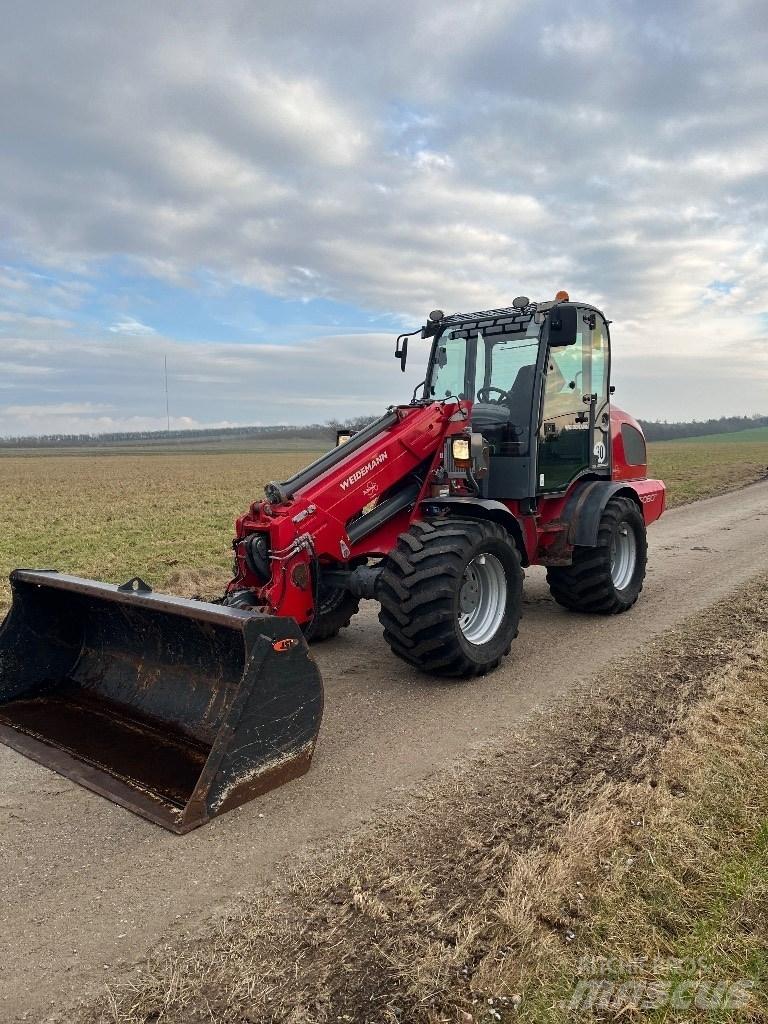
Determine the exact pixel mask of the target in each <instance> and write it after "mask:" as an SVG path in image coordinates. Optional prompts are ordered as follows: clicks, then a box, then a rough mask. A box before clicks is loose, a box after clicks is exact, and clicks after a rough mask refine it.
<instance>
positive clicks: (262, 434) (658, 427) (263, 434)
mask: <svg viewBox="0 0 768 1024" xmlns="http://www.w3.org/2000/svg"><path fill="white" fill-rule="evenodd" d="M374 418H375V417H373V416H353V417H351V418H349V419H344V420H329V421H328V422H327V423H309V424H305V425H296V424H290V423H286V424H277V425H275V426H266V427H211V428H209V429H198V430H170V431H167V430H121V431H114V432H113V433H110V434H43V435H39V436H34V437H32V436H27V437H7V438H2V439H0V447H2V448H77V447H84V448H85V447H88V448H92V447H99V446H104V447H107V446H109V445H116V444H118V445H119V444H136V443H137V442H143V443H145V444H152V443H153V442H156V443H162V442H167V441H192V440H195V439H196V438H199V439H206V438H211V439H212V438H241V439H246V440H247V439H248V438H253V439H254V440H259V441H279V440H288V439H292V438H297V437H300V438H307V439H308V440H318V441H333V440H335V438H336V431H337V430H349V431H352V432H354V431H356V430H361V429H362V428H363V427H364V426H366V425H367V424H368V423H370V422H371V420H372V419H374ZM640 424H641V426H642V428H643V430H644V431H645V436H646V437H647V438H648V440H649V441H671V440H674V439H675V438H682V437H701V436H703V435H706V434H727V433H732V432H734V431H737V430H748V429H749V428H751V427H766V426H768V416H757V415H755V416H721V417H720V418H719V419H709V420H691V421H689V422H684V423H682V422H681V423H670V422H668V421H667V420H640Z"/></svg>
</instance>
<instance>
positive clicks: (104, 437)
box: [0, 416, 375, 448]
mask: <svg viewBox="0 0 768 1024" xmlns="http://www.w3.org/2000/svg"><path fill="white" fill-rule="evenodd" d="M374 418H375V417H373V416H353V417H352V418H350V419H346V420H329V421H328V422H327V423H309V424H305V425H296V424H287V423H286V424H277V425H274V426H265V427H261V426H259V427H211V428H208V429H194V430H117V431H113V432H112V433H109V434H39V435H27V436H22V437H5V438H0V447H2V448H78V447H83V448H86V447H87V448H92V447H98V446H100V445H103V446H105V447H107V446H109V445H115V444H136V443H137V442H143V443H145V444H151V443H153V442H167V441H192V440H195V439H196V438H199V439H203V440H204V439H206V438H209V439H212V438H244V439H248V438H253V439H254V440H259V441H273V440H274V441H278V440H288V439H291V438H296V437H301V438H307V439H313V440H314V439H316V440H322V441H329V440H331V441H335V440H336V431H337V430H350V431H352V432H354V431H356V430H361V429H362V428H363V427H364V426H366V425H367V424H368V423H370V422H371V420H372V419H374Z"/></svg>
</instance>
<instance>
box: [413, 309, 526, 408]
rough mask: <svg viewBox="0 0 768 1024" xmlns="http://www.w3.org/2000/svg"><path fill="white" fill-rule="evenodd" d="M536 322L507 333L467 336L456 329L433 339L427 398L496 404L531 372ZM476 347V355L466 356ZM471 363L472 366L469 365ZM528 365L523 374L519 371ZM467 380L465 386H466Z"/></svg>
mask: <svg viewBox="0 0 768 1024" xmlns="http://www.w3.org/2000/svg"><path fill="white" fill-rule="evenodd" d="M539 331H540V325H539V324H537V323H534V321H533V319H531V321H530V322H529V323H528V325H527V329H526V330H525V331H517V332H515V333H509V334H495V333H494V334H491V333H488V334H487V335H486V334H483V332H482V331H478V332H477V333H476V334H475V336H474V337H470V338H469V339H467V338H465V337H462V336H461V335H462V333H466V331H462V330H461V329H460V328H458V327H457V328H455V329H454V330H453V331H446V332H445V334H443V335H442V336H441V337H440V338H439V339H438V341H437V344H436V347H435V356H434V362H433V365H432V370H431V373H430V377H429V397H430V398H436V399H438V400H442V399H446V398H462V399H465V398H466V399H469V400H470V401H472V402H481V403H486V404H488V403H493V404H496V405H498V404H499V403H500V402H503V401H504V400H505V397H506V396H508V395H509V392H511V391H512V390H513V389H515V388H516V387H517V388H518V389H519V388H520V386H521V384H522V378H523V377H526V376H531V375H532V368H533V367H534V366H535V364H536V356H537V354H538V348H539ZM468 345H469V346H470V348H469V353H470V355H472V353H473V352H474V351H475V349H476V353H477V354H476V358H475V359H474V360H468V359H467V346H468ZM472 362H474V367H473V366H472V365H471V364H472ZM526 367H530V368H531V369H530V370H527V371H526V372H525V373H523V374H521V371H523V370H525V368H526ZM468 379H469V387H468Z"/></svg>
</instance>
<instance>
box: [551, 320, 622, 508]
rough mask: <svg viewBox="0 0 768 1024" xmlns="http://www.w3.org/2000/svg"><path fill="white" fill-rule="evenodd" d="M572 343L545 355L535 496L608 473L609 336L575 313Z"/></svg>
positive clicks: (602, 325)
mask: <svg viewBox="0 0 768 1024" xmlns="http://www.w3.org/2000/svg"><path fill="white" fill-rule="evenodd" d="M576 323H577V329H576V341H575V343H574V344H572V345H566V346H562V347H554V346H551V347H550V348H549V349H548V352H547V360H546V364H545V370H544V377H543V397H542V407H541V419H540V427H539V436H538V445H537V452H538V465H537V492H538V493H540V494H547V493H558V492H560V491H564V490H566V489H567V488H568V486H569V485H570V483H571V482H572V481H573V480H575V479H576V478H577V477H579V476H583V475H584V474H586V473H589V472H595V473H598V474H601V475H602V474H603V473H606V472H609V471H610V443H609V439H610V438H609V430H610V416H609V414H608V359H607V357H608V351H609V347H608V332H607V326H606V325H605V321H604V319H603V317H602V316H601V315H600V314H599V313H598V312H597V311H596V310H592V309H588V308H587V309H585V308H583V307H579V308H578V309H577V318H576Z"/></svg>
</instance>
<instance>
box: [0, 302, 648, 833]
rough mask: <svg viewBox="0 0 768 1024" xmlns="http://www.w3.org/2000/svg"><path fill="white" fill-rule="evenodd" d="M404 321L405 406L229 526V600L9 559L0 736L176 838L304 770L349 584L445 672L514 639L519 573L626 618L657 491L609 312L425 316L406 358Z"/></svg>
mask: <svg viewBox="0 0 768 1024" xmlns="http://www.w3.org/2000/svg"><path fill="white" fill-rule="evenodd" d="M416 334H419V335H420V336H421V338H422V339H424V340H427V341H429V342H430V344H431V349H430V353H429V358H428V362H427V370H426V377H425V380H424V382H423V383H422V384H421V385H419V387H418V388H417V389H416V392H415V393H414V396H413V398H412V400H411V401H410V402H409V403H408V404H407V405H400V406H394V407H391V408H390V409H388V410H387V412H386V413H385V414H384V415H383V416H382V417H380V418H379V419H377V420H375V421H374V422H372V423H371V424H370V425H369V426H367V427H365V428H364V429H363V430H361V431H359V432H358V433H356V434H354V435H352V436H350V437H347V438H346V439H344V438H340V439H339V442H340V443H338V444H337V446H336V447H335V448H334V449H333V450H331V451H330V452H328V453H327V454H326V455H323V456H322V457H321V458H320V459H318V460H317V461H316V462H313V463H312V464H311V465H310V466H308V467H307V468H306V469H304V470H302V471H301V472H300V473H297V474H296V475H295V476H293V477H291V478H290V479H289V480H285V481H282V482H273V483H270V484H268V485H267V487H266V488H265V497H264V498H263V499H261V500H257V501H254V503H253V504H252V505H251V507H250V508H249V509H248V510H247V512H246V513H245V514H244V515H243V516H241V517H240V518H239V519H238V520H237V524H236V537H235V540H234V542H233V548H234V575H233V578H232V580H231V582H230V583H229V585H228V586H227V589H226V593H225V594H224V597H223V599H222V602H221V603H220V604H216V605H212V604H204V603H201V602H194V601H185V600H183V599H180V598H173V597H167V596H164V595H159V594H153V593H151V592H150V590H149V588H148V587H146V585H145V584H143V583H142V581H141V580H140V579H136V580H132V581H130V582H129V583H128V584H126V585H124V586H123V587H115V586H111V585H108V584H102V583H95V582H92V581H88V580H80V579H77V578H73V577H68V576H63V575H59V574H58V573H55V572H51V571H31V570H16V571H15V572H14V573H13V574H12V577H11V580H12V587H13V596H14V600H13V606H12V608H11V611H10V613H9V615H8V618H7V619H6V621H5V623H4V625H3V626H2V629H1V630H0V740H2V741H3V742H5V743H7V744H9V745H10V746H13V747H15V748H16V749H17V750H20V751H22V752H23V753H26V754H28V755H29V756H31V757H33V758H35V759H36V760H38V761H40V762H42V763H43V764H45V765H48V766H49V767H51V768H54V769H56V770H58V771H60V772H62V773H64V774H65V775H68V776H70V777H71V778H73V779H75V780H77V781H78V782H81V783H82V784H83V785H85V786H88V787H90V788H91V789H93V790H95V791H97V792H99V793H102V794H103V795H105V796H108V797H110V798H111V799H113V800H116V801H117V802H118V803H121V804H123V805H124V806H126V807H128V808H130V809H131V810H133V811H135V812H137V813H139V814H142V815H144V816H145V817H147V818H149V819H151V820H153V821H155V822H158V823H160V824H162V825H164V826H166V827H167V828H170V829H172V830H174V831H176V832H185V831H188V830H189V829H191V828H194V827H195V826H197V825H199V824H201V823H202V822H204V821H207V820H208V819H209V818H211V817H213V816H214V815H216V814H219V813H221V812H223V811H225V810H227V809H228V808H230V807H234V806H237V805H238V804H240V803H243V802H244V801H245V800H249V799H251V798H252V797H254V796H255V795H257V794H258V793H262V792H264V791H266V790H267V789H270V788H273V787H274V786H277V785H279V784H281V783H282V782H284V781H286V780H288V779H290V778H294V777H295V776H297V775H300V774H302V773H303V772H305V771H306V770H307V769H308V767H309V762H310V759H311V756H312V751H313V748H314V743H315V739H316V736H317V732H318V729H319V725H320V716H321V710H322V686H321V681H320V677H319V674H318V671H317V668H316V667H315V664H314V662H313V660H312V658H311V656H310V655H309V652H308V649H307V646H306V640H309V641H312V640H322V639H325V638H327V637H330V636H333V635H335V634H336V633H338V632H339V630H340V629H341V628H342V627H344V626H346V625H347V624H348V623H349V621H350V618H351V617H352V615H354V614H355V612H356V611H357V609H358V605H359V602H360V600H361V598H373V599H376V600H377V601H378V602H379V603H380V613H379V618H380V621H381V624H382V626H383V629H384V639H385V640H386V642H387V643H388V644H389V646H390V647H391V649H392V651H393V653H394V654H395V655H396V656H397V657H398V658H400V659H402V660H403V661H404V662H406V663H407V664H408V665H411V666H414V667H415V668H417V669H420V670H423V671H424V672H428V673H431V674H434V675H438V676H445V677H450V678H455V677H469V676H476V675H483V674H484V673H486V672H489V671H491V670H492V669H494V668H496V666H497V665H498V664H499V663H500V661H501V660H502V658H504V657H505V655H507V654H509V652H510V648H511V645H512V642H513V640H514V639H515V637H516V635H517V631H518V624H519V621H520V616H521V607H522V585H523V570H524V568H525V567H526V566H529V565H537V564H538V565H544V566H546V568H547V580H548V583H549V586H550V588H551V591H552V594H553V596H554V598H555V600H556V601H557V602H558V603H559V604H560V605H562V606H564V607H565V608H568V609H570V610H572V611H574V612H583V613H591V614H599V615H614V614H616V613H619V612H624V611H627V609H629V608H630V607H631V606H632V605H633V604H634V603H635V601H636V600H637V598H638V595H639V593H640V590H641V588H642V585H643V579H644V576H645V569H646V557H647V545H646V526H647V525H648V524H649V523H651V522H653V521H654V520H656V519H658V517H659V516H660V515H661V514H662V512H663V510H664V500H665V491H664V485H663V483H662V482H661V481H659V480H649V479H647V477H646V448H645V441H644V438H643V434H642V431H641V429H640V427H639V426H638V424H637V423H636V422H635V420H633V419H632V417H631V416H628V415H627V414H626V413H624V412H621V411H620V410H619V409H618V408H616V406H615V405H614V404H613V403H612V400H611V396H612V393H613V388H612V387H611V385H610V334H609V330H608V321H607V320H606V319H605V317H604V316H603V314H602V313H601V312H600V310H598V309H596V308H594V307H593V306H590V305H588V304H586V303H580V302H571V301H570V300H569V298H568V296H567V295H566V294H565V293H559V294H558V296H557V298H556V300H555V301H554V302H544V303H535V302H530V301H529V300H528V299H527V298H526V297H520V298H518V299H515V300H514V302H513V304H512V305H511V306H510V307H508V308H503V309H492V310H486V311H485V312H480V313H471V314H455V315H452V316H446V315H444V314H443V313H442V312H441V311H440V310H435V311H433V312H432V313H430V315H429V318H428V320H427V323H426V325H425V326H424V327H422V328H420V329H419V330H418V331H414V332H412V333H411V334H406V335H401V336H400V337H399V338H398V339H397V344H396V348H395V355H396V357H397V358H398V359H399V360H400V364H401V367H402V368H403V369H404V368H405V363H406V359H407V354H408V339H409V337H413V336H414V335H416ZM419 391H420V392H421V393H420V394H419Z"/></svg>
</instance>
